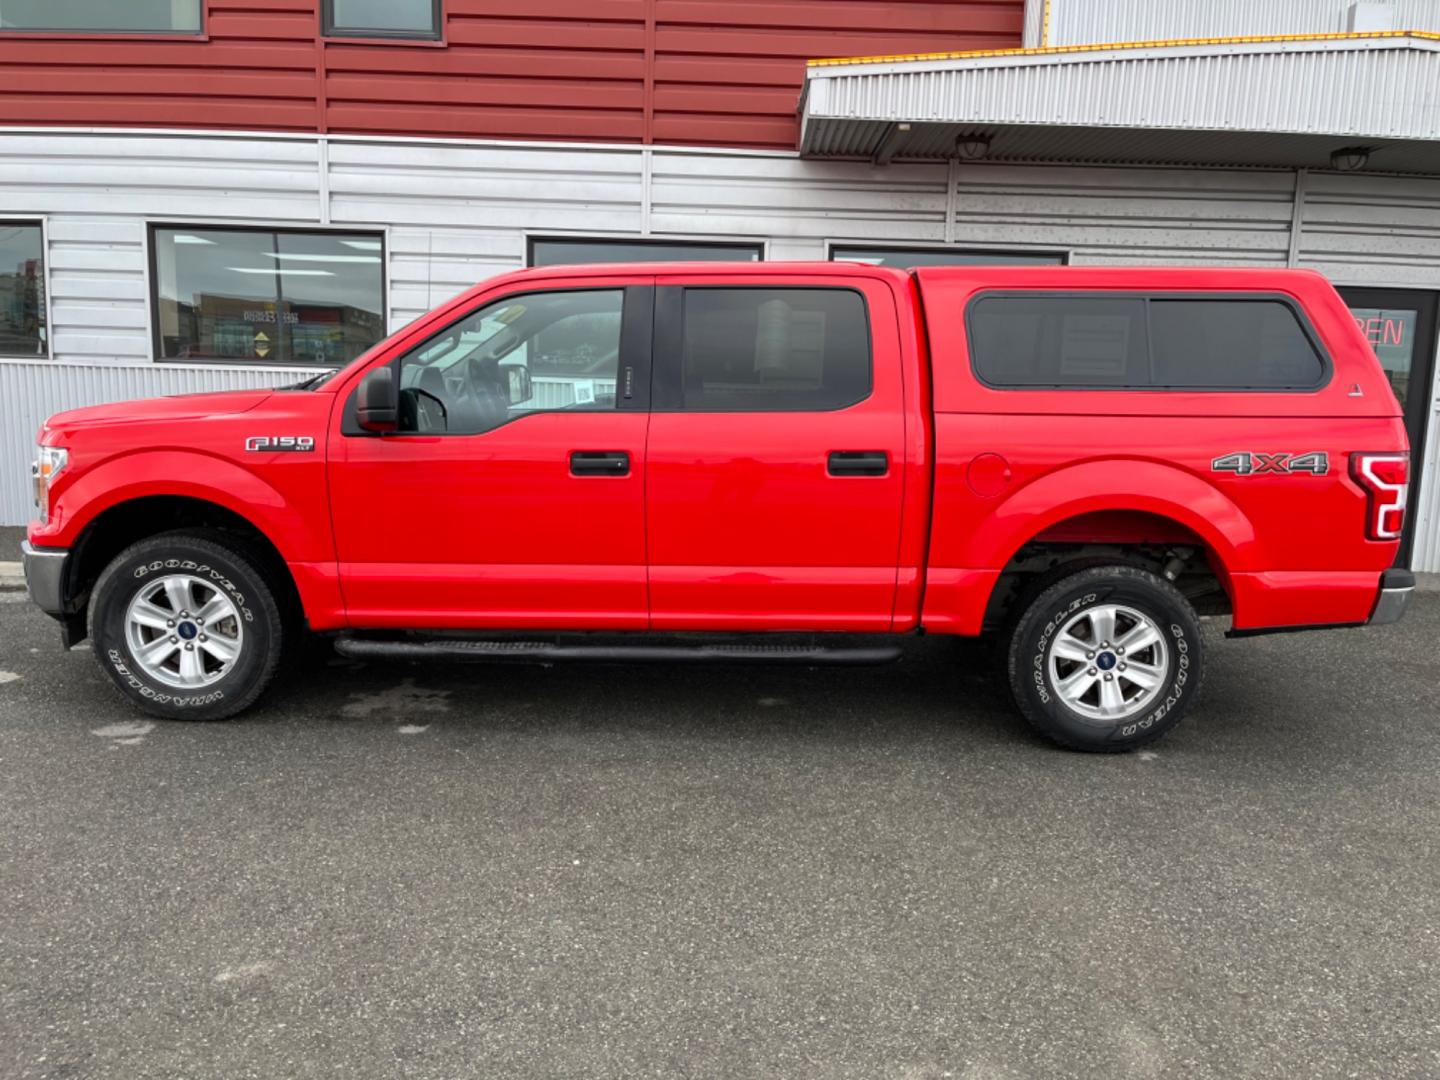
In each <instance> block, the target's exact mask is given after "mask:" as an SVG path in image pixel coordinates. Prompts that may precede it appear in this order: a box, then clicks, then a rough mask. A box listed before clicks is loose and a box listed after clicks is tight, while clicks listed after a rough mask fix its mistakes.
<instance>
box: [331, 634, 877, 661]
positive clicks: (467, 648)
mask: <svg viewBox="0 0 1440 1080" xmlns="http://www.w3.org/2000/svg"><path fill="white" fill-rule="evenodd" d="M335 651H336V652H338V653H339V654H340V655H341V656H348V657H350V658H351V659H353V660H472V661H475V660H480V661H491V662H500V663H507V662H508V663H521V664H527V663H528V664H552V663H562V662H568V661H575V660H581V661H584V660H588V661H592V662H593V661H601V662H606V663H635V662H643V661H656V660H659V661H665V662H669V663H711V662H724V663H735V662H739V663H748V664H885V663H889V662H890V661H892V660H898V659H899V658H900V653H901V647H900V644H899V642H896V643H894V644H889V643H886V644H883V645H863V646H848V647H833V646H827V645H760V644H755V645H748V644H720V643H713V644H704V643H696V644H693V645H686V644H666V645H616V644H605V645H578V644H576V645H572V644H559V643H556V642H550V641H471V640H457V639H454V638H446V639H439V640H429V641H383V640H376V639H374V638H357V637H350V636H341V637H338V638H336V639H335Z"/></svg>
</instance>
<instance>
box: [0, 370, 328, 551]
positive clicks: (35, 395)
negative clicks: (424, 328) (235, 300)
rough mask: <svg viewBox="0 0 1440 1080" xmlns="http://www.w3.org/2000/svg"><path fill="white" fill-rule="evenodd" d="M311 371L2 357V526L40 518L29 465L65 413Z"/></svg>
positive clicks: (272, 381)
mask: <svg viewBox="0 0 1440 1080" xmlns="http://www.w3.org/2000/svg"><path fill="white" fill-rule="evenodd" d="M307 374H311V372H307V371H304V370H302V369H299V368H267V369H263V370H262V369H247V368H226V367H192V366H189V365H184V366H182V365H176V364H121V363H113V364H67V363H58V362H56V361H53V360H0V402H3V403H4V412H3V420H4V423H3V424H0V462H3V464H4V466H5V468H6V469H7V470H8V471H9V473H10V475H8V476H5V477H3V478H0V522H3V523H5V524H7V525H19V524H22V523H23V522H25V521H28V520H29V519H30V518H31V517H33V516H34V506H33V505H32V503H31V499H30V489H29V476H28V473H27V472H26V470H27V469H28V463H29V461H30V460H31V459H32V458H33V457H34V456H35V434H36V432H37V431H38V430H39V429H40V425H41V424H42V423H44V421H45V419H46V418H47V417H49V416H52V415H54V414H55V413H57V412H61V411H62V410H64V409H78V408H81V407H83V406H86V405H100V404H104V403H106V402H111V401H127V400H130V399H133V398H145V397H156V396H160V395H165V394H194V393H201V392H204V391H209V390H246V389H253V388H255V387H262V386H277V385H283V384H285V383H293V382H297V381H298V380H300V379H302V378H304V377H305V376H306V375H307Z"/></svg>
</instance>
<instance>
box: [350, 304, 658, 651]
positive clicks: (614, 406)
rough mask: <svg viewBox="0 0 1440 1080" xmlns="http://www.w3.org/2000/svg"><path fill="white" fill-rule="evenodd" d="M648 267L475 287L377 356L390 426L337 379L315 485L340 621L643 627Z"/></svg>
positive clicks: (362, 624) (645, 618)
mask: <svg viewBox="0 0 1440 1080" xmlns="http://www.w3.org/2000/svg"><path fill="white" fill-rule="evenodd" d="M648 282H649V279H635V278H631V279H625V280H616V281H614V282H604V281H601V282H597V281H595V279H587V280H586V281H585V283H584V288H555V287H550V288H544V287H538V286H537V287H535V288H531V289H528V290H525V291H516V290H512V291H510V292H508V293H507V294H505V295H504V296H502V297H498V298H486V299H483V300H482V301H480V302H479V303H478V305H477V307H475V308H473V309H471V310H470V311H469V312H468V313H467V314H465V315H464V316H463V317H462V318H459V319H457V320H456V321H455V322H452V323H451V324H450V325H449V326H447V327H446V328H445V329H443V330H441V331H439V332H437V333H436V334H434V335H432V336H431V337H430V338H428V339H427V340H425V341H423V342H421V343H420V344H419V345H416V346H415V347H413V348H411V349H410V350H409V351H408V352H406V353H405V354H404V355H403V356H400V357H398V358H395V359H393V360H391V361H389V362H390V363H392V364H393V365H394V370H395V372H396V378H397V380H398V383H399V386H400V430H399V431H397V432H395V433H393V434H385V435H374V434H370V433H367V432H364V431H361V430H359V428H358V427H357V426H356V424H355V421H354V401H353V396H354V395H353V391H352V392H351V395H350V397H351V400H350V401H348V402H347V403H346V406H345V408H344V409H343V410H342V411H343V413H344V416H343V418H342V420H341V421H340V430H338V431H336V432H333V433H332V437H331V442H330V447H331V458H330V462H331V463H330V498H331V506H332V513H333V519H334V525H335V544H336V550H337V553H338V558H339V562H340V584H341V588H342V590H343V592H344V596H345V604H346V609H347V611H348V614H349V619H350V623H351V625H352V626H355V627H395V626H403V627H427V628H428V627H435V628H442V627H449V628H476V627H513V628H530V627H535V628H568V627H584V628H616V629H643V628H644V627H645V626H646V624H647V622H648V611H647V599H646V589H645V501H644V485H645V434H646V424H647V422H648V418H649V414H648V411H647V401H646V398H647V396H648V394H647V392H646V391H647V390H648V372H649V353H650V327H651V320H652V312H653V302H654V295H653V289H652V288H651V287H650V286H649V284H648ZM617 390H618V392H617Z"/></svg>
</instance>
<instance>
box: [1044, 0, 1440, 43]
mask: <svg viewBox="0 0 1440 1080" xmlns="http://www.w3.org/2000/svg"><path fill="white" fill-rule="evenodd" d="M1352 3H1353V0H1263V2H1262V3H1257V2H1256V0H1205V2H1204V3H1193V2H1192V3H1173V2H1172V3H1164V2H1157V0H1050V5H1049V6H1050V27H1049V30H1050V40H1049V44H1051V45H1096V44H1101V43H1104V42H1114V41H1173V40H1176V39H1187V38H1213V37H1239V36H1242V35H1244V36H1249V35H1257V34H1335V33H1341V32H1344V31H1346V30H1348V29H1349V28H1350V23H1349V17H1348V16H1349V11H1350V7H1351V5H1352ZM1043 5H1044V0H1038V3H1034V4H1032V6H1036V7H1043ZM1388 6H1389V7H1390V9H1391V11H1392V12H1393V15H1392V24H1391V27H1390V29H1394V30H1440V4H1436V3H1435V0H1390V3H1389V5H1388Z"/></svg>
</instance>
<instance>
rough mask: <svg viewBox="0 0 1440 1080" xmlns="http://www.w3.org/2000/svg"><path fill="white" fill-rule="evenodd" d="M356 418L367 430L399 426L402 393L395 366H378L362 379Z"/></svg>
mask: <svg viewBox="0 0 1440 1080" xmlns="http://www.w3.org/2000/svg"><path fill="white" fill-rule="evenodd" d="M355 419H356V421H357V422H358V423H359V425H360V427H361V428H363V429H364V430H365V431H375V432H386V431H394V430H395V429H396V427H398V426H399V422H400V394H399V391H397V390H396V389H395V371H394V369H393V368H391V367H389V366H386V367H379V368H376V369H375V370H374V371H372V372H370V373H369V374H367V375H366V376H365V377H364V378H363V379H361V380H360V390H359V392H358V397H357V399H356V402H355Z"/></svg>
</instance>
